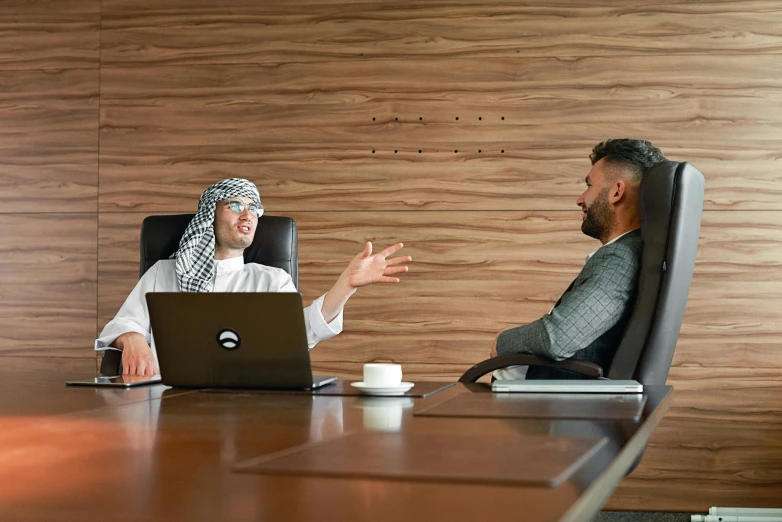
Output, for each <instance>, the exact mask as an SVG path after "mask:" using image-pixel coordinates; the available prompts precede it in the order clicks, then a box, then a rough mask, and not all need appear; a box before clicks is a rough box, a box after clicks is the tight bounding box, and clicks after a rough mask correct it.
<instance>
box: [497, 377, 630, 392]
mask: <svg viewBox="0 0 782 522" xmlns="http://www.w3.org/2000/svg"><path fill="white" fill-rule="evenodd" d="M491 391H493V392H527V393H643V391H644V387H643V385H642V384H641V383H639V382H638V381H612V380H609V379H595V380H590V379H574V380H554V379H551V380H547V379H530V380H528V381H526V380H509V381H503V380H497V381H494V382H493V383H492V385H491Z"/></svg>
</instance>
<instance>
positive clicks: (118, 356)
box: [100, 348, 122, 377]
mask: <svg viewBox="0 0 782 522" xmlns="http://www.w3.org/2000/svg"><path fill="white" fill-rule="evenodd" d="M121 373H122V352H121V351H120V350H115V349H112V348H110V349H108V350H104V351H103V359H101V361H100V374H101V375H103V376H106V377H113V376H115V375H120V374H121Z"/></svg>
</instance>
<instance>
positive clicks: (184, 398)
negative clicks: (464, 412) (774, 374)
mask: <svg viewBox="0 0 782 522" xmlns="http://www.w3.org/2000/svg"><path fill="white" fill-rule="evenodd" d="M85 376H88V374H81V375H80V374H78V373H68V374H67V375H64V374H62V373H60V372H58V371H55V370H53V369H52V370H41V369H38V370H9V369H7V368H6V369H3V368H0V520H3V521H11V520H19V521H22V520H23V521H36V522H38V521H44V520H46V521H76V520H79V521H82V520H85V521H86V520H101V521H109V522H110V521H137V520H154V521H164V520H165V521H168V520H170V521H184V520H194V521H200V520H205V521H206V520H208V521H215V520H229V521H234V520H236V521H240V520H241V521H245V520H275V521H276V520H281V521H283V520H284V521H299V520H301V521H305V520H306V521H308V522H312V521H314V520H318V521H323V520H326V521H328V520H372V521H389V522H390V521H393V522H399V521H406V522H408V521H418V520H421V521H424V520H426V521H431V520H449V521H461V520H465V521H466V520H470V521H474V520H492V521H493V522H498V521H505V520H535V521H555V520H567V521H586V520H589V519H590V517H591V516H592V515H593V514H594V513H596V512H597V511H598V510H599V509H600V507H601V506H602V505H603V504H604V503H605V502H606V501H607V500H608V498H609V497H610V495H611V493H612V492H613V490H614V488H615V487H616V485H617V484H618V482H619V481H620V480H621V479H622V478H623V477H624V475H625V473H626V472H627V471H628V470H629V469H630V467H631V466H632V464H633V463H634V461H635V460H636V459H637V458H638V456H639V455H640V454H641V453H642V451H643V448H644V447H645V444H646V442H647V441H648V439H649V437H650V435H651V433H652V430H653V429H654V427H655V426H656V425H657V424H658V423H659V421H660V419H661V418H662V415H663V413H664V411H665V410H666V409H667V407H668V405H669V403H670V400H671V395H672V394H671V390H670V388H669V387H664V386H661V387H647V389H646V392H645V393H646V395H647V401H646V405H645V407H644V412H643V415H642V418H641V419H640V421H638V422H634V421H629V420H620V421H595V420H589V419H580V420H562V419H556V418H533V419H529V418H525V419H492V418H441V417H422V416H413V411H414V410H416V411H417V410H419V409H421V408H422V407H424V406H428V405H431V404H433V403H432V402H429V401H442V400H445V399H448V398H450V397H453V396H455V395H458V394H462V393H485V394H486V397H487V399H490V398H491V395H490V394H489V393H488V390H487V388H486V387H485V386H482V385H472V386H469V387H465V386H464V385H461V384H457V385H456V386H453V387H451V388H449V389H447V390H445V391H443V392H440V393H438V394H435V395H433V396H431V397H428V398H426V399H411V398H382V399H380V398H377V399H369V398H365V397H311V396H301V395H269V394H252V393H237V394H225V393H205V392H200V391H198V390H175V389H166V388H165V387H163V386H160V385H158V386H153V387H146V388H137V389H133V390H114V389H93V388H66V387H65V386H64V381H65V380H66V379H70V378H78V377H85ZM350 433H352V434H355V433H359V434H377V435H378V437H379V436H381V435H383V434H388V433H397V434H401V437H402V439H401V440H405V437H409V436H410V434H414V433H431V434H440V435H443V434H450V433H453V434H482V435H485V444H486V445H490V444H492V440H493V437H502V440H504V441H507V440H509V437H510V438H511V439H512V440H513V441H518V444H524V443H525V442H528V441H530V440H538V441H539V440H540V437H541V436H547V437H548V436H550V437H554V436H556V437H571V438H579V437H582V438H584V437H606V438H607V443H606V444H603V445H602V446H601V448H600V450H599V451H598V452H597V453H596V454H594V455H593V456H592V457H591V458H589V460H588V461H587V462H586V463H585V464H584V465H583V466H581V467H580V468H579V470H578V471H577V472H576V473H575V474H574V475H573V476H572V477H570V478H569V479H568V480H567V481H566V482H564V483H563V484H561V485H559V486H558V487H556V488H552V487H545V486H530V485H508V484H493V483H443V482H428V481H421V480H418V481H411V480H404V479H402V480H389V479H377V478H366V477H350V478H334V477H321V476H304V475H299V476H280V475H262V474H253V473H237V472H236V470H235V469H234V468H235V467H236V465H237V464H240V463H242V462H247V461H252V459H257V458H258V457H262V456H263V455H268V454H270V453H272V452H277V451H281V450H285V449H287V448H292V447H295V446H297V445H300V444H307V443H317V442H318V441H330V440H333V439H335V438H338V437H343V436H345V434H350ZM483 444H484V442H483V440H482V441H481V446H483ZM480 450H481V447H476V448H475V451H480ZM535 465H536V464H535V462H530V466H535Z"/></svg>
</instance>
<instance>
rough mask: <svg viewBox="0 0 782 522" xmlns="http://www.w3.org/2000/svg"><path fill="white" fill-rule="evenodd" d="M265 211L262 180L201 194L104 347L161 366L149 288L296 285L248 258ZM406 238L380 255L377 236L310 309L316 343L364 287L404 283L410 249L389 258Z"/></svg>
mask: <svg viewBox="0 0 782 522" xmlns="http://www.w3.org/2000/svg"><path fill="white" fill-rule="evenodd" d="M262 215H263V207H262V206H261V202H260V195H259V194H258V189H257V188H256V187H255V185H254V184H253V183H252V182H250V181H247V180H245V179H240V178H231V179H227V180H223V181H220V182H218V183H216V184H214V185H212V186H211V187H209V188H208V189H207V190H206V191H204V193H203V194H202V195H201V199H200V201H199V203H198V213H197V214H196V215H195V217H194V218H193V220H192V221H191V222H190V224H189V225H188V227H187V229H186V231H185V233H184V235H183V236H182V240H181V241H180V244H179V249H178V250H177V251H176V253H175V254H174V255H173V256H172V259H166V260H161V261H158V262H157V263H155V264H154V265H153V266H152V267H151V268H150V269H149V270H148V271H147V272H146V273H145V274H144V275H143V276H142V278H141V279H140V280H139V282H138V283H137V284H136V287H135V288H134V289H133V291H132V292H131V293H130V295H129V296H128V298H127V299H126V300H125V303H124V304H123V305H122V307H121V308H120V310H119V312H117V315H116V316H115V317H114V319H112V320H111V321H110V322H109V323H108V324H106V326H105V327H104V328H103V331H102V332H101V334H100V337H99V338H98V339H96V340H95V349H96V350H107V349H118V350H121V351H122V372H123V374H124V375H155V374H157V373H158V363H157V353H156V351H155V343H154V339H153V337H152V332H151V326H150V320H149V311H148V309H147V304H146V299H145V295H146V294H147V293H148V292H179V291H185V292H296V291H297V290H296V287H295V285H294V284H293V280H292V279H291V277H290V275H288V273H287V272H285V271H284V270H281V269H279V268H272V267H268V266H264V265H260V264H257V263H246V264H245V262H244V257H243V253H244V249H245V248H247V247H248V246H250V244H251V243H252V240H253V237H254V236H255V229H256V227H257V225H258V218H260V217H261V216H262ZM402 246H403V245H402V243H397V244H396V245H393V246H390V247H388V248H386V249H385V250H383V251H381V252H379V253H377V254H374V255H372V243H369V242H367V244H366V247H365V248H364V251H363V252H361V253H360V254H358V255H357V256H356V257H354V258H353V260H352V261H351V262H350V264H349V265H348V267H347V268H346V269H345V271H343V272H342V274H341V275H340V276H339V278H338V279H337V282H336V283H334V286H332V288H331V289H330V290H329V291H328V292H326V293H325V294H323V295H322V296H320V297H319V298H317V299H316V300H315V301H313V303H312V304H311V305H310V306H308V307H306V308H305V309H304V322H305V325H306V328H307V344H308V345H309V347H310V348H312V347H313V346H315V345H316V344H317V343H318V342H319V341H323V340H326V339H329V338H331V337H333V336H335V335H337V334H338V333H340V332H341V331H342V317H343V314H342V310H343V307H344V306H345V303H346V302H347V301H348V299H349V298H350V297H351V296H352V295H353V294H354V293H355V292H356V289H357V288H359V287H361V286H366V285H369V284H373V283H398V282H399V279H398V278H397V277H393V275H394V274H398V273H401V272H406V271H407V266H400V265H402V264H403V263H407V262H409V261H411V260H412V258H411V257H409V256H402V257H397V258H394V259H386V258H387V257H388V256H390V255H391V254H393V253H394V252H396V251H397V250H399V249H400V248H402Z"/></svg>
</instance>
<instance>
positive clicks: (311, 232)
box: [99, 212, 782, 368]
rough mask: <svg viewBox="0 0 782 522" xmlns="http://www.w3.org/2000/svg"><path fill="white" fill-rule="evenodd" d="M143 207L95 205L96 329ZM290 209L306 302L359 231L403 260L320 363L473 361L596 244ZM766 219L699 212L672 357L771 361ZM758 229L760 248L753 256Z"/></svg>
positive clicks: (772, 236)
mask: <svg viewBox="0 0 782 522" xmlns="http://www.w3.org/2000/svg"><path fill="white" fill-rule="evenodd" d="M145 215H146V214H141V213H116V214H114V213H103V214H101V220H100V233H99V234H100V260H99V268H100V282H101V284H100V299H99V301H100V305H99V317H100V326H101V327H102V325H103V324H104V323H105V321H108V320H109V319H111V317H113V315H114V314H115V313H116V311H117V310H118V309H119V306H120V305H121V304H122V301H123V300H124V298H125V296H126V295H127V294H128V292H129V291H130V290H131V289H132V287H133V285H134V284H135V282H136V280H137V278H138V276H137V270H138V257H139V254H138V237H139V228H140V224H141V220H142V219H143V218H144V216H145ZM287 215H290V216H292V217H293V218H294V219H295V220H296V222H297V225H298V228H299V288H300V290H301V291H302V293H303V294H304V297H305V300H307V301H310V300H312V299H314V298H316V297H317V296H319V295H320V294H322V293H323V292H326V291H327V290H328V289H329V288H330V287H331V285H332V284H333V282H334V281H335V280H336V278H337V277H338V276H339V274H340V272H341V271H342V270H343V269H344V267H345V266H347V263H348V261H349V260H350V259H351V258H352V257H353V256H354V255H355V254H356V253H358V252H359V251H360V250H361V247H362V245H363V242H364V241H367V240H371V241H373V243H374V244H375V245H377V246H381V245H386V244H391V243H393V242H395V241H397V240H400V241H404V242H405V244H406V246H405V249H404V252H406V253H408V254H409V255H412V256H413V260H414V261H413V263H412V264H411V265H410V269H411V270H410V272H409V273H408V274H406V275H405V276H404V280H403V282H402V283H400V284H399V285H393V286H373V287H369V288H364V289H361V290H360V291H359V292H358V293H357V295H356V296H354V297H353V298H352V299H351V301H350V302H349V304H348V306H347V308H346V312H345V313H346V315H345V317H346V323H345V332H344V333H343V334H342V335H340V336H339V337H337V338H335V339H332V340H330V341H329V342H328V343H324V344H323V345H322V346H319V347H318V349H317V350H315V351H313V352H312V354H313V360H316V361H318V362H326V361H344V362H351V361H352V362H371V361H389V360H393V361H397V362H403V363H408V362H409V363H432V364H433V363H449V364H466V365H469V364H471V363H474V362H477V361H478V360H481V359H482V358H483V356H484V355H485V354H484V351H485V350H486V348H485V347H486V346H489V344H490V343H491V341H492V340H493V336H494V335H496V333H498V332H499V331H500V330H502V329H504V328H508V327H510V326H513V325H517V324H525V323H527V322H529V321H531V320H534V319H536V318H538V317H540V316H541V315H542V314H544V313H546V312H547V311H548V309H549V308H550V307H551V306H552V305H553V303H554V302H555V301H556V300H557V298H558V297H559V295H560V294H561V292H562V291H564V289H565V288H566V287H567V285H568V284H569V283H570V281H571V280H572V279H573V278H574V277H575V276H576V275H577V274H578V272H579V270H580V269H581V266H583V262H584V256H585V255H586V254H587V253H589V252H590V251H592V250H593V249H594V248H596V247H597V246H598V243H597V242H595V241H594V240H591V239H589V238H587V237H586V236H584V235H582V234H581V232H580V229H579V226H580V225H579V216H578V214H577V213H576V212H574V213H568V212H540V213H532V212H427V213H421V212H404V213H399V212H371V213H370V212H366V213H364V212H358V213H357V212H310V213H306V212H302V213H289V214H287ZM775 216H776V213H773V212H769V213H761V212H730V213H726V212H706V213H705V215H704V223H703V228H702V236H701V241H700V250H699V253H698V259H697V264H696V275H695V278H694V283H693V286H692V289H691V292H690V299H689V302H688V307H687V312H686V316H685V324H684V326H683V328H682V333H681V337H680V341H679V346H678V348H677V352H676V358H675V359H674V365H675V366H681V367H688V366H699V367H712V366H713V367H718V368H719V367H737V368H738V367H745V368H753V367H763V366H768V367H778V368H782V355H780V352H779V350H778V343H777V342H776V340H777V339H779V337H780V336H782V320H780V315H779V313H778V311H777V309H776V307H774V306H766V307H763V306H752V304H753V303H759V302H767V303H773V302H776V301H778V300H779V299H782V283H780V280H781V279H782V277H781V276H782V267H781V266H780V263H779V261H778V259H782V226H772V225H768V223H769V222H770V220H772V219H773V218H774V217H775ZM761 228H763V230H764V231H765V240H764V241H765V243H764V247H763V249H764V251H765V252H764V255H763V256H758V255H757V253H756V251H757V249H758V247H757V245H756V243H757V241H758V240H757V236H758V235H759V234H760V229H761ZM726 230H732V234H730V235H726V233H725V231H726ZM775 257H776V259H774V258H775ZM726 259H729V260H730V261H728V262H726ZM719 280H722V281H723V282H722V283H720V284H717V282H718V281H719ZM725 280H727V282H726V281H725ZM752 292H757V294H756V296H755V297H754V298H752V297H750V296H751V295H752ZM411 339H414V340H415V342H414V343H411Z"/></svg>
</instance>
